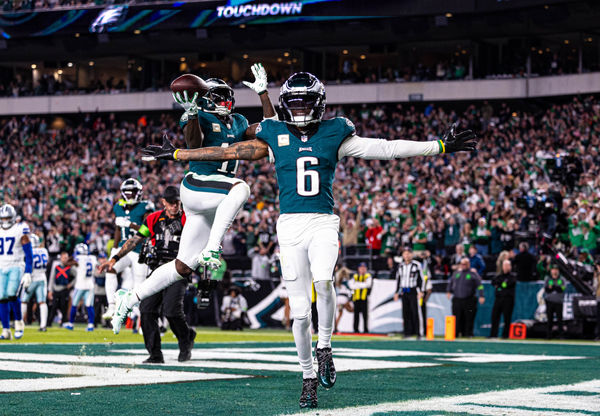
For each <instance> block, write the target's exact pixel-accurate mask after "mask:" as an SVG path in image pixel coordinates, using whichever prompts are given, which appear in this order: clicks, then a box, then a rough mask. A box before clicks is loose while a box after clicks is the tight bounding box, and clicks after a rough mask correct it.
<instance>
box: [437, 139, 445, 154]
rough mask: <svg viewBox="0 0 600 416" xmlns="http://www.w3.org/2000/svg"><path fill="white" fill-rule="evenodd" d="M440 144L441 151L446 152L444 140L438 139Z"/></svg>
mask: <svg viewBox="0 0 600 416" xmlns="http://www.w3.org/2000/svg"><path fill="white" fill-rule="evenodd" d="M438 145H439V146H440V153H446V146H445V145H444V142H443V141H442V140H438Z"/></svg>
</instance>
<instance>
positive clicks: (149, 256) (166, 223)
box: [100, 186, 196, 363]
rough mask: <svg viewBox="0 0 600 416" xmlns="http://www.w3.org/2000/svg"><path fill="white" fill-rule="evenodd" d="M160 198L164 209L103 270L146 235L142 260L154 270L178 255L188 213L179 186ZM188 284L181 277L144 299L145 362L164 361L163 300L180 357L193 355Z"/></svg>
mask: <svg viewBox="0 0 600 416" xmlns="http://www.w3.org/2000/svg"><path fill="white" fill-rule="evenodd" d="M160 202H161V204H162V205H163V206H164V209H163V210H161V211H156V212H153V213H152V214H150V215H148V216H147V217H146V219H145V220H144V224H143V225H142V226H141V227H140V229H139V231H138V233H137V234H136V235H135V236H133V237H131V238H130V239H129V240H127V242H126V243H125V244H124V245H123V247H122V248H121V251H120V252H119V254H118V255H117V256H115V257H113V258H112V259H111V260H110V261H109V262H107V263H106V264H104V265H102V266H101V269H100V270H101V271H102V270H104V269H108V268H110V267H112V266H113V265H114V263H116V262H117V261H118V260H119V259H118V257H122V256H124V255H125V254H126V253H127V252H129V251H130V250H132V249H133V248H134V247H135V246H137V245H138V244H139V243H140V242H141V241H142V240H144V239H147V238H151V240H150V241H147V242H146V245H145V246H144V250H142V254H141V255H140V261H142V260H144V261H145V263H146V264H148V266H149V267H150V269H151V270H152V271H154V270H155V269H156V268H157V267H159V266H161V265H162V264H165V263H167V262H169V261H171V260H173V259H175V257H176V256H177V251H178V250H179V240H180V237H181V231H182V229H183V225H184V224H185V214H184V213H183V211H182V210H181V202H180V201H179V190H178V189H177V188H176V187H174V186H167V188H166V189H165V192H164V194H163V198H161V200H160ZM187 285H188V282H187V280H186V279H182V280H178V281H176V282H175V283H173V284H172V285H171V286H169V287H167V288H166V289H165V290H163V291H162V292H158V293H156V294H155V295H153V296H150V297H149V298H146V299H144V300H143V301H142V302H141V304H140V312H141V323H142V332H143V335H144V343H145V344H146V349H147V350H148V352H149V353H150V357H148V358H147V359H146V360H145V361H144V363H164V358H163V355H162V351H161V342H160V331H159V328H158V318H159V316H160V314H159V311H160V307H161V305H162V304H163V303H164V308H165V315H166V316H167V320H168V321H169V325H170V326H171V329H172V330H173V333H174V334H175V336H176V337H177V341H178V342H179V358H178V361H188V360H190V359H191V356H192V347H193V346H194V339H195V338H196V331H194V329H192V328H190V327H188V324H187V322H186V320H185V314H184V312H183V297H184V295H185V290H186V288H187Z"/></svg>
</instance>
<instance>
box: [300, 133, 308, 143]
mask: <svg viewBox="0 0 600 416" xmlns="http://www.w3.org/2000/svg"><path fill="white" fill-rule="evenodd" d="M300 140H302V143H306V142H307V141H308V136H307V135H306V134H303V135H302V136H301V137H300Z"/></svg>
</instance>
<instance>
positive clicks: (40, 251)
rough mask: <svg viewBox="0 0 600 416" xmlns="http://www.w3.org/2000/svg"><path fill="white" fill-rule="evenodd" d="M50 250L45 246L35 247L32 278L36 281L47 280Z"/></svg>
mask: <svg viewBox="0 0 600 416" xmlns="http://www.w3.org/2000/svg"><path fill="white" fill-rule="evenodd" d="M49 258H50V257H49V256H48V250H46V249H45V248H44V247H36V248H34V249H33V272H32V273H31V279H32V280H33V281H34V282H41V281H44V280H46V267H47V266H48V259H49Z"/></svg>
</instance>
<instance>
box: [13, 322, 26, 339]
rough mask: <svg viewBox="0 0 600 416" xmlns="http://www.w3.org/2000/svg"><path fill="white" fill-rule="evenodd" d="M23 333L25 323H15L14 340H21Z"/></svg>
mask: <svg viewBox="0 0 600 416" xmlns="http://www.w3.org/2000/svg"><path fill="white" fill-rule="evenodd" d="M24 333H25V322H23V320H20V321H15V339H21V338H23V334H24Z"/></svg>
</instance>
